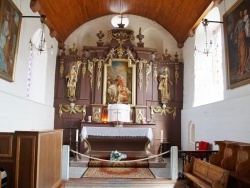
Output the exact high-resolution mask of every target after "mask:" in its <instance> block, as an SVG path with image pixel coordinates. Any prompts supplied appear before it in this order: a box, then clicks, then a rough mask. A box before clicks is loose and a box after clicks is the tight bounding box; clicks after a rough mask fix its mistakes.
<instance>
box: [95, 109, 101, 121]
mask: <svg viewBox="0 0 250 188" xmlns="http://www.w3.org/2000/svg"><path fill="white" fill-rule="evenodd" d="M100 120H101V110H100V109H96V110H95V112H94V114H93V121H94V122H100Z"/></svg>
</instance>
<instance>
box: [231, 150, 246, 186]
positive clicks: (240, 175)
mask: <svg viewBox="0 0 250 188" xmlns="http://www.w3.org/2000/svg"><path fill="white" fill-rule="evenodd" d="M249 156H250V145H241V146H240V152H239V157H241V158H243V159H244V158H246V157H247V158H246V160H244V162H241V163H239V164H238V165H237V166H236V172H235V174H232V176H234V177H235V178H236V179H237V180H238V185H239V187H250V157H249Z"/></svg>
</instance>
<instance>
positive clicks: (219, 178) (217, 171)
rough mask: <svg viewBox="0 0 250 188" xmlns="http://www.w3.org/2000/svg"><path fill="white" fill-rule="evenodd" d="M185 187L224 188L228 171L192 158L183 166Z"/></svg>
mask: <svg viewBox="0 0 250 188" xmlns="http://www.w3.org/2000/svg"><path fill="white" fill-rule="evenodd" d="M184 176H185V178H186V179H187V184H186V187H189V188H191V187H195V186H199V187H202V188H208V187H212V188H226V187H227V181H228V176H229V171H227V170H225V169H222V168H220V167H218V166H215V165H212V164H210V163H208V162H205V161H202V160H200V159H197V158H193V159H192V160H191V162H190V163H188V164H186V165H185V166H184Z"/></svg>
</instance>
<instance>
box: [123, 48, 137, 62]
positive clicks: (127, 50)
mask: <svg viewBox="0 0 250 188" xmlns="http://www.w3.org/2000/svg"><path fill="white" fill-rule="evenodd" d="M126 52H127V53H126V54H125V55H127V56H128V59H132V61H134V62H135V58H134V56H133V54H132V52H131V50H130V49H129V47H127V49H126Z"/></svg>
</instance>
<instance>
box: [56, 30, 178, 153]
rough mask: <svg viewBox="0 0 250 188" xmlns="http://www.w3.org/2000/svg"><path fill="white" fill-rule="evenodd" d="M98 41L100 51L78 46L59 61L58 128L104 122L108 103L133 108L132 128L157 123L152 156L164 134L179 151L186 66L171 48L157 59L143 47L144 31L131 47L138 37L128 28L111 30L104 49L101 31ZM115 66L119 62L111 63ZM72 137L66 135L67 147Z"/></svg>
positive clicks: (59, 58) (68, 50) (93, 47)
mask: <svg viewBox="0 0 250 188" xmlns="http://www.w3.org/2000/svg"><path fill="white" fill-rule="evenodd" d="M97 37H98V41H97V42H96V43H97V45H96V46H83V48H82V49H81V50H80V49H77V48H76V47H75V44H74V45H73V46H72V47H71V48H69V49H67V50H66V49H62V50H61V54H60V55H58V57H57V66H56V78H55V100H54V101H55V103H54V107H55V128H56V129H59V128H60V129H61V128H66V127H67V125H68V124H70V125H72V124H73V125H74V126H73V127H75V128H77V129H80V128H81V124H82V125H83V124H84V122H85V121H88V116H91V119H92V122H95V123H106V121H107V114H106V112H107V102H114V103H115V102H122V103H126V104H129V105H130V106H131V124H132V125H133V126H140V124H141V125H145V124H155V130H154V138H155V150H154V151H155V152H154V151H153V153H156V152H157V149H158V146H159V145H160V132H161V130H163V131H164V136H163V137H164V142H171V144H172V145H175V146H178V147H180V145H181V109H182V98H183V63H182V62H179V61H178V55H177V54H175V55H174V57H173V58H172V57H171V55H170V54H168V50H167V49H166V50H165V52H164V54H159V53H158V52H157V51H156V50H155V49H153V48H145V47H144V43H143V42H142V39H143V35H142V34H141V32H140V31H139V34H138V35H137V39H138V40H139V42H138V43H137V46H134V45H133V43H132V41H134V40H135V37H134V32H133V31H132V30H129V29H124V28H118V29H111V30H109V32H108V36H107V39H108V42H107V44H105V45H104V42H103V37H105V36H104V34H103V33H102V31H100V32H99V33H97ZM77 46H79V45H77ZM114 62H121V63H120V64H119V63H117V65H116V64H112V63H114ZM75 65H79V67H78V70H77V73H76V74H77V77H76V82H75V86H74V87H73V89H75V93H74V95H72V94H71V95H70V96H69V93H68V90H69V88H68V81H69V76H67V75H68V74H69V73H70V70H72V66H75ZM110 66H111V67H112V66H113V67H112V68H113V69H114V70H112V71H113V72H112V71H111V69H108V67H110ZM116 66H117V67H116ZM165 70H167V71H168V74H167V76H168V82H166V83H168V86H167V87H168V88H167V89H165V90H160V87H159V85H160V79H161V78H162V77H163V75H164V71H165ZM130 73H131V74H130ZM118 76H121V77H122V78H123V79H124V80H125V81H124V80H123V81H124V83H122V84H120V85H122V86H121V87H119V88H118V89H116V90H113V91H115V92H116V93H115V95H113V96H112V95H111V94H114V92H113V93H112V90H111V89H110V88H111V86H110V85H112V84H113V87H115V86H116V87H117V86H118V85H119V83H120V79H121V78H118ZM115 77H116V78H115ZM163 84H164V83H163ZM122 88H126V89H122ZM125 90H126V91H125ZM163 91H164V92H167V97H164V98H163V97H162V95H163V94H162V92H163ZM112 97H113V98H112ZM111 100H113V101H111ZM79 132H80V130H79ZM73 136H74V135H73ZM68 137H69V135H67V133H65V134H64V142H65V143H67V142H68Z"/></svg>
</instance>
